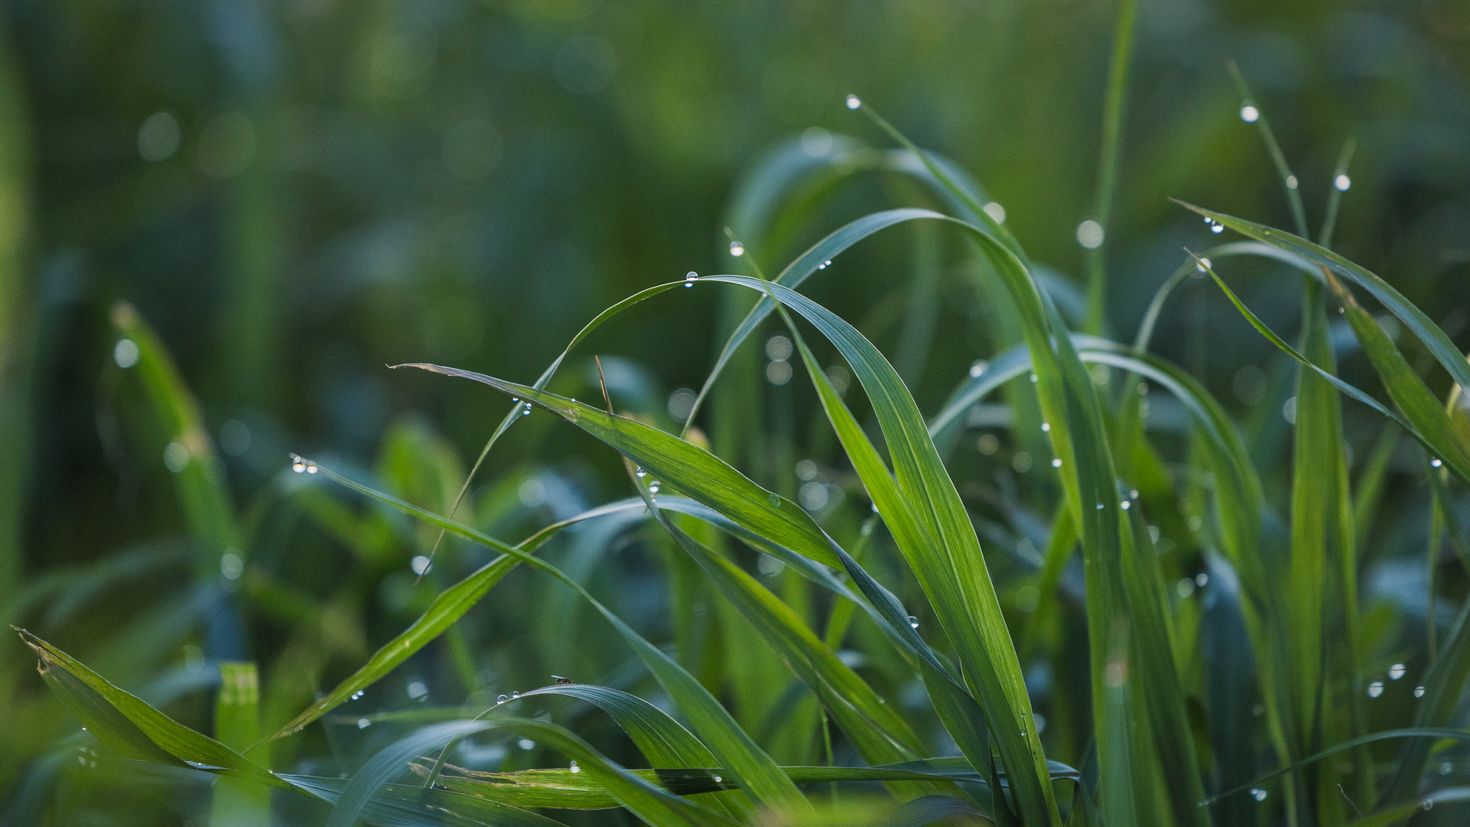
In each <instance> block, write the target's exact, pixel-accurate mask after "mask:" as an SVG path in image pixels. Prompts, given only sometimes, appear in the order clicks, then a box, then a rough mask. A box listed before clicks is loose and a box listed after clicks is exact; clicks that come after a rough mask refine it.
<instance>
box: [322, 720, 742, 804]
mask: <svg viewBox="0 0 1470 827" xmlns="http://www.w3.org/2000/svg"><path fill="white" fill-rule="evenodd" d="M492 729H506V730H510V731H512V732H515V733H517V734H520V735H522V736H525V737H534V738H535V739H536V740H537V741H540V742H542V743H545V744H547V745H549V746H551V747H552V748H554V749H557V750H560V751H561V752H563V753H565V754H566V755H568V756H569V757H571V758H572V760H574V761H576V762H577V766H578V769H579V774H580V773H586V774H587V776H588V778H589V779H590V780H591V781H593V782H595V783H597V784H599V785H601V786H602V787H603V788H604V789H606V790H607V791H608V793H609V794H610V795H611V796H612V797H613V798H614V799H615V800H616V801H617V802H618V803H619V804H621V805H622V806H624V807H626V808H628V810H630V811H631V812H633V813H634V814H636V815H637V816H639V817H640V818H643V819H644V820H646V821H649V822H650V823H653V824H687V825H702V824H733V823H734V822H730V821H728V820H726V819H724V818H722V817H720V816H719V815H717V814H716V813H714V812H713V811H711V810H707V809H705V808H703V807H700V806H699V805H696V804H693V803H690V802H688V801H685V800H683V799H681V798H679V797H678V796H675V795H673V794H671V793H669V792H668V791H666V790H664V789H662V788H660V787H658V786H657V785H655V784H652V783H650V782H648V781H645V780H644V779H642V778H640V777H638V776H637V775H635V774H633V773H631V772H629V771H628V770H626V769H624V768H623V767H621V766H619V765H618V764H616V763H614V762H612V761H611V760H610V759H608V758H607V757H606V756H604V755H602V753H600V752H598V751H597V750H595V749H593V748H592V746H591V745H589V744H588V743H587V742H586V741H583V740H582V739H581V738H578V737H577V736H575V735H573V734H572V733H570V732H568V731H567V730H565V729H563V728H561V727H559V726H556V725H554V724H548V723H543V722H540V721H530V720H524V719H502V720H491V721H478V720H471V721H448V722H445V723H441V724H433V725H431V726H427V727H422V728H420V729H418V730H416V731H415V732H413V733H412V734H410V735H408V736H406V737H404V738H401V739H399V740H397V741H395V742H393V743H392V744H390V745H388V746H387V747H384V748H383V749H382V750H380V751H379V752H378V753H376V754H375V755H373V757H372V758H370V759H368V761H367V762H366V763H365V764H363V766H362V767H361V768H360V769H359V770H358V771H357V772H356V773H355V774H354V775H353V777H352V780H351V781H350V782H349V783H348V784H347V786H346V788H344V789H343V791H342V795H341V798H340V799H339V800H338V801H337V804H336V806H335V807H333V808H332V814H331V817H330V818H329V819H328V820H327V827H351V825H353V824H355V823H357V819H358V818H359V817H360V816H361V815H362V813H363V811H364V810H365V809H366V807H367V805H368V802H369V801H371V800H372V798H373V797H374V796H376V795H377V794H378V792H379V790H381V789H382V788H383V787H384V786H385V785H386V784H387V782H388V780H389V779H391V778H393V777H394V776H396V775H399V774H401V773H403V772H404V771H406V770H407V768H408V765H409V762H410V761H411V760H412V759H413V758H414V757H416V756H418V755H420V754H422V753H424V752H426V751H428V750H431V749H433V748H435V747H438V746H441V745H443V744H446V743H448V742H449V741H451V740H453V739H455V738H460V737H464V736H466V735H472V734H474V733H477V732H484V731H487V730H492Z"/></svg>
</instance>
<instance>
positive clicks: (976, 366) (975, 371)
mask: <svg viewBox="0 0 1470 827" xmlns="http://www.w3.org/2000/svg"><path fill="white" fill-rule="evenodd" d="M988 367H990V363H989V362H987V361H985V360H984V359H976V360H975V361H973V362H971V363H970V378H971V379H976V378H978V377H979V376H980V374H982V373H984V372H985V369H986V368H988Z"/></svg>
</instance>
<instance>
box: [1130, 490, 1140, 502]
mask: <svg viewBox="0 0 1470 827" xmlns="http://www.w3.org/2000/svg"><path fill="white" fill-rule="evenodd" d="M1128 499H1130V500H1136V499H1138V489H1137V488H1130V489H1128Z"/></svg>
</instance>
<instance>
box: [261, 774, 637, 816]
mask: <svg viewBox="0 0 1470 827" xmlns="http://www.w3.org/2000/svg"><path fill="white" fill-rule="evenodd" d="M280 777H281V779H282V780H284V781H285V782H286V783H288V784H290V785H291V786H292V787H293V788H294V789H296V790H297V791H299V792H302V793H305V794H307V795H310V796H312V797H314V798H318V799H321V800H322V801H325V802H327V803H328V804H336V803H337V802H338V801H340V800H341V799H342V792H343V790H344V789H346V787H347V785H348V784H349V783H350V782H348V781H344V780H342V779H340V778H320V777H317V776H310V775H294V774H286V773H283V774H281V776H280ZM606 799H607V801H608V802H610V804H609V806H617V800H616V799H614V798H612V797H611V796H606ZM363 820H364V821H367V822H368V823H371V824H374V825H379V827H439V826H440V825H445V824H448V825H454V827H460V826H461V825H464V826H465V827H469V825H484V824H494V825H496V827H563V825H562V822H560V821H557V820H556V819H554V818H548V817H547V816H544V815H540V814H538V813H533V812H531V811H529V810H524V809H521V808H520V807H516V806H513V805H511V804H506V803H502V802H500V801H493V800H490V799H488V798H485V797H483V796H475V795H466V794H465V793H462V792H454V791H451V790H426V789H424V788H423V787H416V786H413V785H408V784H387V785H385V786H383V787H382V788H381V789H379V790H378V792H377V794H376V795H375V796H373V798H372V799H371V800H369V801H368V803H367V805H366V806H365V807H364V808H363Z"/></svg>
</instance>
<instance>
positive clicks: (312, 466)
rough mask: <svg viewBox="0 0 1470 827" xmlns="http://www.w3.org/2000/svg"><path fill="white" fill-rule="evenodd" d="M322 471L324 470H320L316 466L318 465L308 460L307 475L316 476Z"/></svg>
mask: <svg viewBox="0 0 1470 827" xmlns="http://www.w3.org/2000/svg"><path fill="white" fill-rule="evenodd" d="M320 470H322V469H320V468H318V467H317V465H316V463H314V462H312V461H311V460H307V461H306V473H308V474H315V473H316V472H318V471H320Z"/></svg>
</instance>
